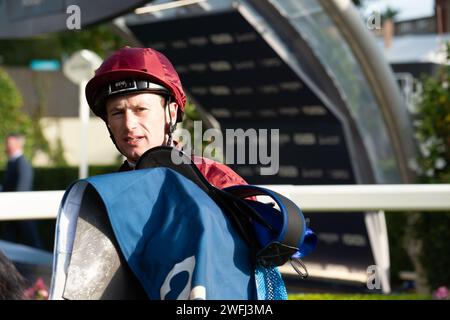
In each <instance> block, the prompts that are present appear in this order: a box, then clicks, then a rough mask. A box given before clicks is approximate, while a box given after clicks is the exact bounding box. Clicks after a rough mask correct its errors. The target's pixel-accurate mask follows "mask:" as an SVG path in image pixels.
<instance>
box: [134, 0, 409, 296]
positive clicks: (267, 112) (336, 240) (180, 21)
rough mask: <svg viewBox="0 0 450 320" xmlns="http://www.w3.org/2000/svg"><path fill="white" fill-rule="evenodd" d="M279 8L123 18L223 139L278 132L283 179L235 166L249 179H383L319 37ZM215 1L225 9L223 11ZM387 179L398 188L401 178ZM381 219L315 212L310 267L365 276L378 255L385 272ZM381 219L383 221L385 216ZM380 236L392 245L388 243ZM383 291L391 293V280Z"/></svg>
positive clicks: (204, 9) (260, 5) (265, 5)
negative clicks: (307, 34)
mask: <svg viewBox="0 0 450 320" xmlns="http://www.w3.org/2000/svg"><path fill="white" fill-rule="evenodd" d="M161 2H163V1H161ZM269 2H270V3H269ZM272 2H275V1H261V0H259V1H251V0H249V1H239V2H232V1H217V0H216V1H208V2H207V3H206V4H205V3H203V5H201V4H196V5H191V6H189V7H186V8H184V9H182V10H165V11H162V12H158V13H155V14H151V15H142V16H136V15H132V16H129V17H126V19H125V21H126V23H127V26H128V28H129V29H130V30H131V31H132V33H133V34H134V36H135V37H136V38H137V39H138V40H139V41H140V42H141V43H142V44H143V45H144V46H148V47H152V48H154V49H157V50H159V51H161V52H163V53H164V54H165V55H167V56H168V58H169V59H170V60H171V61H172V62H173V63H174V66H175V68H176V70H177V71H178V72H179V75H180V77H181V81H182V83H183V86H184V88H185V90H186V91H187V92H188V93H189V95H190V97H191V98H192V100H193V101H194V102H195V103H196V105H198V106H200V107H201V108H202V109H204V110H206V111H207V112H208V113H210V114H211V115H213V116H214V117H215V119H216V120H217V121H218V122H219V124H220V128H221V130H222V132H223V134H224V136H225V130H226V129H237V128H242V129H244V130H246V129H249V128H254V129H280V150H279V151H280V170H279V173H278V175H275V176H262V175H259V166H258V165H230V166H231V167H232V168H233V169H235V170H236V171H237V172H238V173H239V174H241V175H242V176H243V177H244V178H245V179H246V180H247V181H248V182H249V183H253V184H295V185H299V184H308V185H311V184H353V183H376V182H377V180H378V179H379V177H380V175H378V177H377V176H376V175H375V174H374V166H375V167H376V166H377V164H374V163H371V162H370V160H369V155H368V154H367V149H366V147H367V141H364V139H363V137H362V135H361V127H358V124H357V123H355V121H356V120H355V117H354V114H352V110H349V109H350V108H349V106H348V101H347V99H346V98H347V97H345V96H343V94H342V91H340V89H339V88H338V85H336V84H337V83H336V81H337V80H336V78H333V75H330V70H329V69H328V70H327V68H326V67H327V66H324V63H323V61H320V60H319V57H318V56H317V52H314V50H312V49H311V48H310V44H311V43H310V42H311V41H313V40H312V39H305V38H304V37H302V36H299V34H298V32H297V31H296V30H295V29H294V28H293V27H292V25H291V24H290V23H289V22H288V21H287V20H288V19H286V17H285V16H282V15H281V14H280V13H279V12H278V13H277V10H273V9H274V7H273V6H272V4H273V3H272ZM227 3H228V5H226V4H227ZM249 3H251V4H252V5H253V6H251V5H249ZM215 4H220V5H219V6H217V8H216V9H217V10H215ZM285 4H286V3H285ZM255 8H257V9H259V10H258V12H256V11H255V10H253V9H255ZM265 19H268V21H270V23H267V22H265ZM380 119H381V118H380ZM359 120H360V119H359ZM365 134H366V137H367V136H368V133H367V132H366V133H365ZM369 134H370V133H369ZM372 139H373V137H372ZM389 148H390V146H388V147H387V149H389ZM247 161H248V158H247ZM393 162H394V163H395V160H393ZM394 170H395V169H394ZM381 176H383V175H381ZM386 176H389V174H387V175H386V173H384V177H386ZM387 179H392V181H391V183H392V182H394V181H397V182H400V181H399V179H400V177H399V174H398V173H394V174H392V175H391V176H389V177H388V178H387ZM378 182H381V181H378ZM324 201H326V197H325V195H324ZM375 215H376V214H375ZM379 218H380V217H379V216H377V217H375V216H371V215H364V214H339V215H337V214H332V213H331V214H330V213H314V216H313V225H312V227H313V228H315V229H316V230H318V236H319V241H320V248H318V250H317V251H316V252H314V253H313V254H312V255H311V256H309V257H308V259H307V260H308V262H312V263H313V264H316V263H318V264H319V265H322V268H325V269H326V268H329V267H330V268H331V267H333V266H334V267H335V266H341V267H342V268H344V269H346V270H347V272H350V273H351V272H353V273H359V274H361V275H362V278H364V274H366V268H367V267H368V266H369V265H372V264H375V262H374V258H375V259H376V260H377V264H379V265H380V266H382V269H383V271H382V272H383V273H384V274H385V275H386V274H387V273H386V269H385V268H386V265H387V268H389V257H387V260H386V257H385V253H386V252H385V251H386V250H381V251H382V252H381V254H380V249H379V248H378V243H377V242H376V241H377V240H376V239H375V238H373V237H369V235H368V233H367V230H366V225H367V226H368V225H370V226H368V227H370V230H369V231H371V233H372V235H373V234H374V229H373V223H371V222H369V220H372V222H373V219H375V220H376V219H379ZM380 219H381V220H382V221H380V222H381V225H384V216H382V217H381V218H380ZM378 225H380V224H378ZM378 231H379V230H378ZM378 231H377V230H376V231H375V232H378ZM378 236H379V234H378ZM372 238H373V239H372ZM381 238H383V239H381V240H380V241H381V242H380V243H381V247H382V248H384V249H385V248H386V245H387V238H386V237H381ZM370 247H372V248H375V249H373V250H374V251H376V252H374V254H375V255H377V257H374V256H372V253H371V249H370ZM337 252H339V255H337V254H336V253H337ZM384 280H386V278H385V279H384ZM383 289H384V290H387V291H389V285H388V284H386V281H384V284H383Z"/></svg>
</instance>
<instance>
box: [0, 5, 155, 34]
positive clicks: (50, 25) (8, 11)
mask: <svg viewBox="0 0 450 320" xmlns="http://www.w3.org/2000/svg"><path fill="white" fill-rule="evenodd" d="M145 2H147V1H145V0H127V1H121V0H96V1H91V0H73V1H66V0H39V1H30V0H28V1H17V0H3V1H0V39H14V38H26V37H32V36H34V35H37V34H42V33H49V32H56V31H64V30H69V28H68V27H67V20H68V18H70V17H71V16H72V14H74V13H75V11H72V10H68V8H69V6H73V5H75V6H78V8H79V13H80V17H79V18H80V27H81V28H84V27H86V26H88V25H91V24H94V23H99V22H101V21H106V20H110V19H112V18H114V17H116V16H119V15H121V14H124V13H126V12H128V11H130V10H132V9H133V8H135V7H137V6H140V5H143V4H144V3H145ZM72 8H73V7H72ZM99 8H101V10H98V9H99ZM77 13H78V12H77Z"/></svg>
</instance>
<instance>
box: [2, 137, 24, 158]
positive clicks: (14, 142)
mask: <svg viewBox="0 0 450 320" xmlns="http://www.w3.org/2000/svg"><path fill="white" fill-rule="evenodd" d="M21 148H22V146H21V143H20V141H19V139H18V138H16V137H7V138H6V140H5V151H6V154H7V155H8V157H11V156H13V155H14V153H16V152H17V151H19V150H20V149H21Z"/></svg>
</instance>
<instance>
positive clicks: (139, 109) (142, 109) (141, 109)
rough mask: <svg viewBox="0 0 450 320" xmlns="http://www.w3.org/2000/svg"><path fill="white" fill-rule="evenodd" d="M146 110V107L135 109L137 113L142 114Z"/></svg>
mask: <svg viewBox="0 0 450 320" xmlns="http://www.w3.org/2000/svg"><path fill="white" fill-rule="evenodd" d="M147 110H148V108H147V107H139V108H137V111H139V112H142V111H147Z"/></svg>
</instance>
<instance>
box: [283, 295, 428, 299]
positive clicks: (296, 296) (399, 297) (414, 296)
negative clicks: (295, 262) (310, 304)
mask: <svg viewBox="0 0 450 320" xmlns="http://www.w3.org/2000/svg"><path fill="white" fill-rule="evenodd" d="M431 299H432V297H431V296H428V295H418V294H331V293H314V294H310V293H308V294H290V295H289V300H431Z"/></svg>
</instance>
